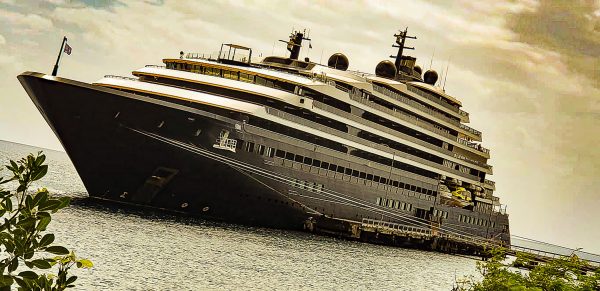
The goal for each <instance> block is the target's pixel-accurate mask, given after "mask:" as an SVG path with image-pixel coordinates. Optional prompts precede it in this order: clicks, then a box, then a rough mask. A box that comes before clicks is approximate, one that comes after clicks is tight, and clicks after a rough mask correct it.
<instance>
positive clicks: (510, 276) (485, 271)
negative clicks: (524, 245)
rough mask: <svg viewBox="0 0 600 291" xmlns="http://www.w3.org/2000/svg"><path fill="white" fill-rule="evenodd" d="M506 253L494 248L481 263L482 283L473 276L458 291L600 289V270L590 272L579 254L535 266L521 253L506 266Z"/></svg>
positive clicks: (530, 257) (529, 257) (479, 267)
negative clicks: (488, 257) (518, 269)
mask: <svg viewBox="0 0 600 291" xmlns="http://www.w3.org/2000/svg"><path fill="white" fill-rule="evenodd" d="M505 253H506V252H505V250H503V249H494V250H492V251H491V253H490V255H491V258H490V259H489V260H488V261H486V262H478V263H477V269H478V270H479V272H480V273H481V275H482V276H483V280H481V281H480V282H478V281H476V280H474V279H473V278H472V277H471V278H467V279H465V280H463V281H462V282H460V285H459V287H457V288H455V289H456V290H463V291H466V290H473V291H503V290H507V291H508V290H511V291H513V290H519V291H521V290H532V291H533V290H540V291H542V290H544V291H550V290H556V291H558V290H580V291H588V290H589V291H593V290H600V269H596V270H595V271H593V272H586V271H585V270H586V269H591V268H590V266H589V264H588V263H587V262H586V261H585V260H582V259H580V258H578V257H577V256H576V255H571V256H565V257H560V258H556V259H552V260H550V261H548V262H546V263H540V264H537V265H535V264H533V257H532V256H531V255H529V254H526V253H518V254H517V259H516V260H515V262H514V263H513V264H512V265H508V266H507V265H504V264H503V263H502V262H503V261H504V259H505V258H506V255H505ZM516 266H519V267H522V266H529V267H532V268H531V270H530V271H529V272H526V271H517V270H516V269H515V268H514V267H516Z"/></svg>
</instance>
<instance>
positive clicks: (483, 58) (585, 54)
mask: <svg viewBox="0 0 600 291" xmlns="http://www.w3.org/2000/svg"><path fill="white" fill-rule="evenodd" d="M448 3H452V4H448ZM404 27H408V29H409V34H411V35H416V36H417V37H418V39H417V40H411V41H409V46H414V47H416V50H415V51H409V53H410V54H412V55H413V56H415V57H417V63H418V64H419V65H421V67H424V68H425V69H428V68H429V66H430V62H431V57H432V55H433V53H434V51H435V57H434V58H433V69H436V70H437V71H438V72H439V71H441V70H442V68H445V67H446V64H447V63H449V68H450V69H449V74H448V77H447V84H446V92H447V93H449V94H451V95H453V96H456V97H457V98H458V99H459V100H461V101H462V103H463V106H464V107H463V110H466V111H468V112H470V113H471V124H470V126H471V127H473V128H475V129H478V130H480V131H482V132H483V141H484V142H483V145H484V146H485V147H487V148H490V149H491V150H492V159H491V161H490V163H491V164H492V165H493V166H494V175H493V176H490V177H489V179H491V180H494V181H496V186H497V195H498V196H500V197H501V201H502V202H503V203H505V204H508V211H509V213H510V222H511V232H512V233H513V234H517V235H522V236H526V237H532V238H536V239H539V240H543V241H548V242H552V243H557V244H561V245H565V246H569V247H583V248H584V251H585V250H587V251H591V252H596V253H600V191H599V188H600V179H599V178H600V122H599V121H600V1H598V0H596V1H540V2H538V1H534V0H524V1H506V2H505V1H500V0H490V1H480V0H476V1H440V0H430V1H414V0H413V1H389V2H387V1H361V2H350V1H345V0H340V1H315V2H302V1H285V2H283V1H282V2H276V1H270V0H265V1H247V2H244V1H214V2H207V3H203V2H201V1H189V2H187V1H126V0H123V1H99V0H97V1H91V0H88V1H75V0H73V1H61V0H52V1H47V2H42V1H28V0H12V1H11V0H0V139H2V140H9V141H15V142H20V143H26V144H31V145H36V146H41V147H47V148H52V149H62V148H61V145H60V143H59V142H58V140H57V138H56V137H55V136H54V134H53V133H52V131H51V130H50V128H49V127H48V125H47V124H46V123H45V122H44V120H43V119H42V117H41V116H40V114H39V113H38V112H37V110H36V108H35V106H34V105H33V103H32V102H31V101H30V99H29V98H28V97H27V95H26V93H25V91H24V90H23V89H22V87H21V86H20V84H19V82H18V81H17V79H16V76H17V75H18V74H19V73H21V72H23V71H38V72H46V73H50V72H51V71H52V66H53V65H54V62H55V58H56V54H57V52H58V49H59V47H60V42H61V41H62V37H63V36H67V37H68V39H69V44H70V46H71V47H72V48H73V53H72V55H70V56H65V57H64V59H63V60H62V62H61V67H60V71H59V75H61V76H63V77H66V78H72V79H76V80H81V81H86V82H91V81H95V80H97V79H100V78H101V77H102V76H103V75H106V74H121V75H129V74H130V72H131V71H132V70H134V69H137V68H140V67H142V66H143V65H146V64H160V63H161V60H162V58H165V57H173V56H178V53H179V51H185V52H213V51H218V49H219V47H220V45H221V43H223V42H234V43H239V44H242V45H247V46H250V47H252V48H253V49H254V51H255V52H257V53H263V54H267V55H270V54H271V53H272V52H274V53H275V54H283V53H284V51H285V47H284V45H283V44H282V43H279V42H276V41H277V40H279V39H286V38H287V36H288V35H289V33H290V31H291V30H292V28H296V29H298V28H302V29H304V28H306V29H310V36H311V38H312V46H313V49H312V50H310V51H307V50H303V51H302V52H301V57H305V56H307V55H308V56H309V57H310V58H311V59H312V60H314V61H319V60H321V56H323V57H322V59H323V61H324V62H325V61H326V60H327V58H328V57H329V55H331V54H332V53H335V52H342V53H344V54H346V55H347V56H348V58H349V60H350V67H351V69H358V70H362V71H366V72H374V68H375V65H376V64H377V62H379V61H381V60H383V59H386V58H387V56H389V55H390V54H393V53H394V49H392V48H391V45H392V43H393V41H394V39H393V36H392V35H393V34H394V33H395V32H396V31H397V30H398V29H403V28H404Z"/></svg>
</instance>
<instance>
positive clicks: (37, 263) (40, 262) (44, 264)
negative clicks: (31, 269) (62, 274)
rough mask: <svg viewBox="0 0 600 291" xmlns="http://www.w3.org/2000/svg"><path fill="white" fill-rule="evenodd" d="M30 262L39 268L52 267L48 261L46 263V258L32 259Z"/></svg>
mask: <svg viewBox="0 0 600 291" xmlns="http://www.w3.org/2000/svg"><path fill="white" fill-rule="evenodd" d="M31 263H32V264H33V265H34V266H35V267H37V268H39V269H50V268H52V265H50V263H48V262H47V261H46V260H33V261H31Z"/></svg>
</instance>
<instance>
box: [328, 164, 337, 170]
mask: <svg viewBox="0 0 600 291" xmlns="http://www.w3.org/2000/svg"><path fill="white" fill-rule="evenodd" d="M336 167H337V166H336V165H335V164H329V170H330V171H335V170H336Z"/></svg>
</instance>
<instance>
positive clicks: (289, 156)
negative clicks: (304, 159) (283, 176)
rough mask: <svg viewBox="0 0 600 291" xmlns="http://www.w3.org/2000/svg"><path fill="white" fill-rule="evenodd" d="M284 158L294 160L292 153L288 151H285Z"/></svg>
mask: <svg viewBox="0 0 600 291" xmlns="http://www.w3.org/2000/svg"><path fill="white" fill-rule="evenodd" d="M285 159H286V160H290V161H293V160H294V154H293V153H290V152H287V153H285Z"/></svg>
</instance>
